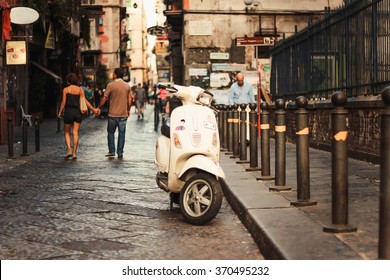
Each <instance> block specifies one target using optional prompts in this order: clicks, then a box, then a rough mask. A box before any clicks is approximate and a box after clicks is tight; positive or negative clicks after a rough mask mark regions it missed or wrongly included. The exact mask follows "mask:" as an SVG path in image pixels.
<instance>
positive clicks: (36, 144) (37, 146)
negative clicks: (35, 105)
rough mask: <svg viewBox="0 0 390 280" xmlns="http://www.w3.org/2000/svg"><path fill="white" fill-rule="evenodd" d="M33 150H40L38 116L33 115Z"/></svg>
mask: <svg viewBox="0 0 390 280" xmlns="http://www.w3.org/2000/svg"><path fill="white" fill-rule="evenodd" d="M34 126H35V151H36V152H39V151H40V139H39V117H38V116H36V117H35V125H34Z"/></svg>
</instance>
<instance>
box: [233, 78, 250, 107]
mask: <svg viewBox="0 0 390 280" xmlns="http://www.w3.org/2000/svg"><path fill="white" fill-rule="evenodd" d="M236 80H237V81H236V82H235V83H233V84H232V86H231V87H230V89H229V92H228V98H229V105H234V104H241V103H244V104H248V103H254V102H255V97H254V95H253V91H252V85H251V84H250V83H247V82H244V74H242V73H238V74H237V75H236Z"/></svg>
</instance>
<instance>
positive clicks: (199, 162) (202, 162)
mask: <svg viewBox="0 0 390 280" xmlns="http://www.w3.org/2000/svg"><path fill="white" fill-rule="evenodd" d="M189 169H200V170H204V171H206V172H208V173H210V174H213V175H215V176H217V177H220V178H225V173H224V172H223V170H222V168H221V167H220V166H219V164H216V163H215V162H214V161H212V160H211V159H209V158H208V157H205V156H203V155H194V156H192V157H190V158H189V159H188V160H187V162H186V163H185V164H184V166H183V168H182V169H181V171H180V173H179V176H178V177H179V178H181V176H183V174H184V173H185V172H186V171H187V170H189Z"/></svg>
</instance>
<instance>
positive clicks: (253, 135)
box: [245, 103, 261, 171]
mask: <svg viewBox="0 0 390 280" xmlns="http://www.w3.org/2000/svg"><path fill="white" fill-rule="evenodd" d="M256 108H257V104H256V103H249V109H251V111H250V112H249V125H250V126H249V135H250V136H249V138H250V141H249V167H248V168H246V169H245V170H246V171H260V170H261V168H260V167H259V166H258V165H259V161H258V152H257V149H258V146H257V112H256Z"/></svg>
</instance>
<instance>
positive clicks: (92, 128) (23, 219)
mask: <svg viewBox="0 0 390 280" xmlns="http://www.w3.org/2000/svg"><path fill="white" fill-rule="evenodd" d="M152 114H153V108H152V106H148V107H147V110H146V112H145V120H137V117H136V114H135V113H134V108H132V112H131V116H130V118H129V120H128V124H127V132H126V144H125V151H124V159H123V160H120V159H117V158H106V157H104V155H105V153H106V152H107V144H106V143H107V142H106V120H104V119H98V118H94V117H88V118H86V119H85V120H84V121H83V123H82V126H81V130H80V146H79V151H78V159H77V160H72V159H69V160H65V159H63V156H64V155H65V148H64V140H63V134H62V132H61V133H56V132H55V131H56V120H45V121H44V122H43V123H42V124H41V126H40V135H41V137H40V139H41V140H40V142H41V143H40V151H39V152H35V144H34V127H30V128H28V140H29V143H28V153H29V154H30V155H29V156H21V154H22V150H23V148H22V144H21V143H17V144H15V145H14V159H6V158H7V156H8V149H7V145H3V146H0V153H1V156H0V217H1V218H0V259H29V260H31V259H106V260H108V259H115V260H119V259H168V260H169V259H188V260H196V259H262V258H263V257H262V255H261V253H260V251H259V249H258V247H257V245H256V243H255V242H254V240H253V239H252V237H251V235H250V234H249V232H248V231H247V230H246V229H245V227H244V226H243V224H242V223H241V221H240V220H239V218H238V217H237V215H236V214H235V213H234V211H233V210H232V208H231V207H230V206H229V204H228V203H227V201H226V200H225V199H224V201H223V204H222V208H221V211H220V213H219V214H218V215H217V217H216V218H215V219H214V220H212V221H211V222H210V223H209V224H207V225H205V226H201V227H199V226H193V225H190V224H188V223H186V222H184V220H183V219H182V217H181V214H180V212H179V209H178V208H176V209H175V210H174V211H171V210H170V209H169V197H168V194H167V193H166V192H164V191H162V190H160V189H159V188H158V187H157V186H156V183H155V174H156V170H157V169H156V167H155V164H154V148H155V140H156V138H157V137H158V135H159V134H158V133H156V132H154V131H153V115H152ZM18 129H19V130H18V131H17V133H16V137H15V140H16V142H19V141H21V138H20V128H18ZM232 248H234V250H232Z"/></svg>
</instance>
